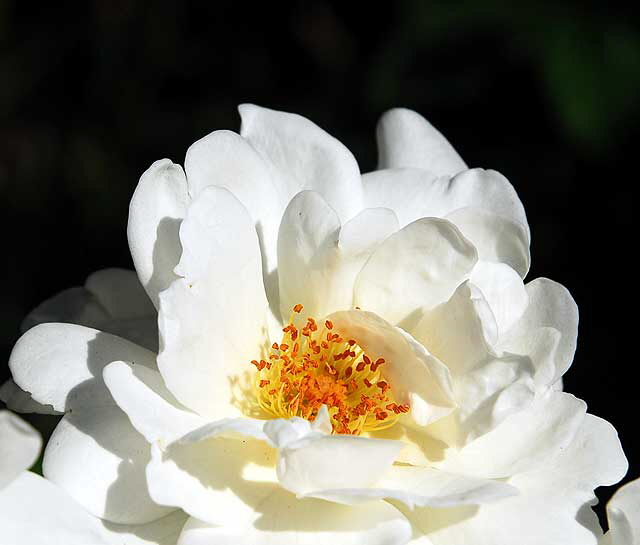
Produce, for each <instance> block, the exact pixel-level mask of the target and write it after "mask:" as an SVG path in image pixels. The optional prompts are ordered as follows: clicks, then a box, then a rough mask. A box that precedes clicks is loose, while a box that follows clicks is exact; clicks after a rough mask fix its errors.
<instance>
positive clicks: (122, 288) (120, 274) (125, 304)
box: [85, 268, 156, 319]
mask: <svg viewBox="0 0 640 545" xmlns="http://www.w3.org/2000/svg"><path fill="white" fill-rule="evenodd" d="M85 288H86V289H87V291H88V292H89V293H91V294H93V295H94V296H95V297H96V299H97V300H98V301H99V302H100V304H101V305H102V306H103V307H104V308H105V309H106V310H107V312H108V313H109V316H111V317H112V318H115V319H134V318H146V317H149V316H154V315H155V313H156V312H155V309H154V308H153V304H152V303H151V301H150V300H149V297H148V296H147V294H146V293H145V291H144V289H142V285H141V284H140V280H138V277H137V275H136V273H134V272H133V271H128V270H126V269H115V268H114V269H103V270H100V271H96V272H94V273H93V274H91V275H89V277H88V278H87V281H86V282H85Z"/></svg>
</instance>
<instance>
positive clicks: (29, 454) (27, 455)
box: [0, 411, 42, 490]
mask: <svg viewBox="0 0 640 545" xmlns="http://www.w3.org/2000/svg"><path fill="white" fill-rule="evenodd" d="M41 448H42V439H41V438H40V434H39V433H38V432H37V431H36V430H35V429H33V428H32V427H31V426H30V425H29V424H28V423H27V422H25V421H24V420H22V418H19V417H17V416H16V415H15V414H13V413H10V412H9V411H0V490H2V489H3V488H4V487H5V486H6V485H7V484H9V483H10V482H11V481H13V480H14V479H15V478H16V477H17V476H18V475H19V474H20V473H22V472H23V471H25V470H26V469H29V468H30V467H31V466H32V465H33V463H34V462H35V461H36V460H37V458H38V455H39V454H40V449H41Z"/></svg>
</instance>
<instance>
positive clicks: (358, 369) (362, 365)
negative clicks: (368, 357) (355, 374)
mask: <svg viewBox="0 0 640 545" xmlns="http://www.w3.org/2000/svg"><path fill="white" fill-rule="evenodd" d="M365 367H366V364H365V362H363V361H361V362H360V363H359V364H358V365H356V371H362V370H363V369H364V368H365Z"/></svg>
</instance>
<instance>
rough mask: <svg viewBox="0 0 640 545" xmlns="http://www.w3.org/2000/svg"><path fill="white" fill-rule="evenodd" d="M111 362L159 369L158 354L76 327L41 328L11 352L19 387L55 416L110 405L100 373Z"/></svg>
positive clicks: (23, 338)
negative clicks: (129, 363) (78, 409)
mask: <svg viewBox="0 0 640 545" xmlns="http://www.w3.org/2000/svg"><path fill="white" fill-rule="evenodd" d="M113 360H124V361H128V362H132V363H135V364H136V365H144V366H147V367H150V368H153V367H155V354H153V353H152V352H150V351H149V350H146V349H145V348H142V347H140V346H137V345H135V344H133V343H131V342H129V341H126V340H124V339H121V338H120V337H115V336H114V335H109V334H108V333H102V332H101V331H97V330H95V329H91V328H88V327H83V326H79V325H74V324H56V323H51V324H41V325H38V326H36V327H34V328H32V329H30V330H29V331H27V332H26V333H25V334H24V335H23V336H22V337H20V339H18V342H17V343H16V345H15V346H14V348H13V351H12V352H11V356H10V358H9V367H10V368H11V372H12V374H13V379H14V380H15V382H16V384H17V385H18V386H19V387H20V388H22V389H23V390H25V391H27V392H29V393H31V395H32V396H33V399H35V400H36V401H37V402H39V403H42V404H44V405H51V406H52V407H53V408H54V409H55V410H57V411H68V410H70V409H74V408H79V407H97V406H101V405H112V404H113V400H112V399H111V395H110V394H109V392H108V391H107V389H106V388H105V386H104V382H103V380H102V369H103V368H104V366H105V365H107V364H108V363H110V362H111V361H113Z"/></svg>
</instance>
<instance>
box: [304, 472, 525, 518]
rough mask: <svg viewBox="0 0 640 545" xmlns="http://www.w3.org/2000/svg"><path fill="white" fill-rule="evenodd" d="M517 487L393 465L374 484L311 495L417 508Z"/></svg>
mask: <svg viewBox="0 0 640 545" xmlns="http://www.w3.org/2000/svg"><path fill="white" fill-rule="evenodd" d="M517 494H518V490H517V489H516V488H515V487H513V486H511V485H509V484H507V483H503V482H501V481H493V480H490V479H479V478H477V477H467V476H464V475H456V474H454V473H446V472H444V471H439V470H437V469H432V468H429V467H414V466H393V467H392V468H391V469H390V470H389V471H387V473H386V474H385V475H384V476H383V477H382V478H381V479H380V480H378V481H377V482H376V483H375V485H374V486H372V487H369V488H361V489H348V488H346V487H344V488H336V489H334V490H318V491H314V492H311V493H309V496H313V497H315V498H321V499H326V500H329V501H335V502H338V503H345V504H357V503H364V502H371V501H374V500H377V499H382V498H384V499H388V500H396V501H399V502H402V503H404V504H405V505H406V506H407V507H408V508H409V509H413V508H414V507H416V506H417V507H425V506H429V507H451V506H456V505H474V504H479V503H490V502H493V501H498V500H501V499H503V498H507V497H510V496H515V495H517Z"/></svg>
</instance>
